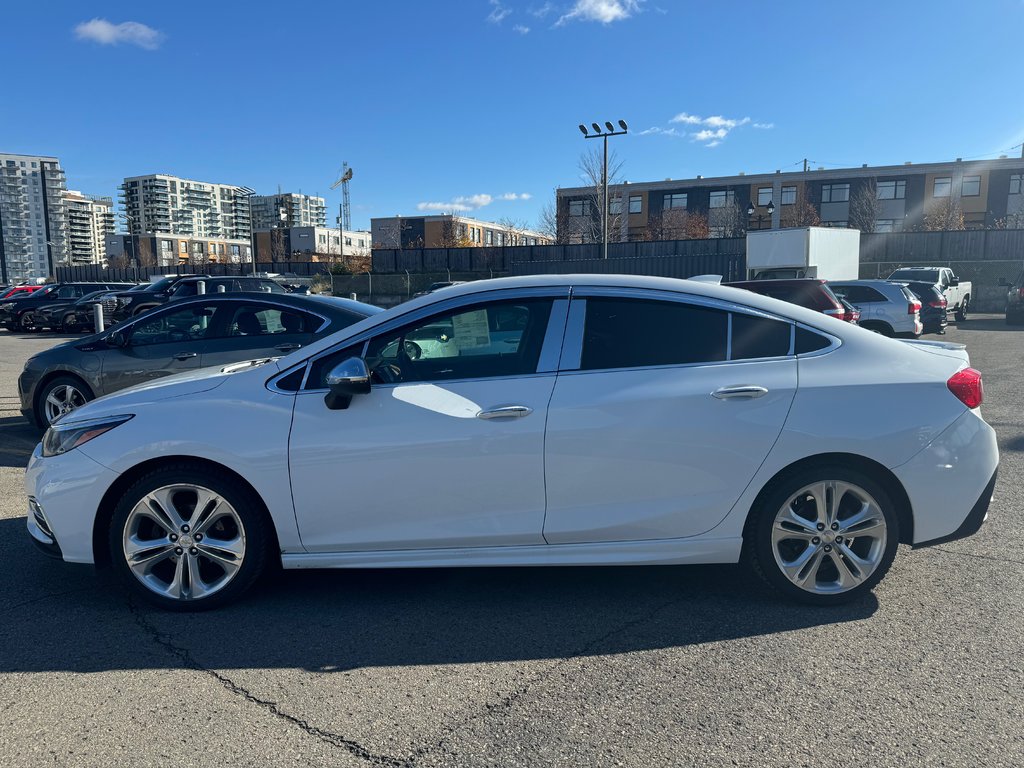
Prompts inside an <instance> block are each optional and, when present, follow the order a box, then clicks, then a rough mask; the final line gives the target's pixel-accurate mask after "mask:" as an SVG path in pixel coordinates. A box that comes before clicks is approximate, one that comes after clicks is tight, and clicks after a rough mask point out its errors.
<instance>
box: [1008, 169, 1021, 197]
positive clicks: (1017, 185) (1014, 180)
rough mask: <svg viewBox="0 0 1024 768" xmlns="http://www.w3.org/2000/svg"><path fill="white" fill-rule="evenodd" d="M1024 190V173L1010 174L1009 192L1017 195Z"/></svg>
mask: <svg viewBox="0 0 1024 768" xmlns="http://www.w3.org/2000/svg"><path fill="white" fill-rule="evenodd" d="M1021 192H1024V173H1015V174H1013V175H1012V176H1010V194H1011V195H1019V194H1021Z"/></svg>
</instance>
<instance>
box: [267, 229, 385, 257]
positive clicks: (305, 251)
mask: <svg viewBox="0 0 1024 768" xmlns="http://www.w3.org/2000/svg"><path fill="white" fill-rule="evenodd" d="M253 239H254V240H255V245H256V260H257V261H260V262H270V261H332V260H334V259H338V258H340V257H342V256H344V257H353V256H369V255H370V233H369V232H368V231H366V230H341V229H334V228H332V227H277V228H274V229H265V230H260V231H258V232H256V235H255V237H254V238H253Z"/></svg>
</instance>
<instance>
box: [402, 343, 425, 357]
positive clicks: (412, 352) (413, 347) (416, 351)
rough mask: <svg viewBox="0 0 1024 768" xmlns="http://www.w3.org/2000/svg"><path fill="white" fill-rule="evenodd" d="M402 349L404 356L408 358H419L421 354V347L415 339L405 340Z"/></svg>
mask: <svg viewBox="0 0 1024 768" xmlns="http://www.w3.org/2000/svg"><path fill="white" fill-rule="evenodd" d="M402 351H403V352H404V353H405V356H406V357H407V358H409V359H410V360H419V359H420V357H421V356H422V355H423V347H421V346H420V345H419V344H417V343H416V342H415V341H405V342H403V343H402Z"/></svg>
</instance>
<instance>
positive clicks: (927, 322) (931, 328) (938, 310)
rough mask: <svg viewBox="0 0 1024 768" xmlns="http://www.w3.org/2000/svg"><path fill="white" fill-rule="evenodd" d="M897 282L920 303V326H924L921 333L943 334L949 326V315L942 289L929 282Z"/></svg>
mask: <svg viewBox="0 0 1024 768" xmlns="http://www.w3.org/2000/svg"><path fill="white" fill-rule="evenodd" d="M898 282H900V283H904V284H905V285H906V286H907V288H908V289H909V290H910V292H911V293H912V294H914V295H915V296H916V297H917V298H918V299H920V301H921V325H923V326H924V330H923V331H922V333H945V332H946V326H947V325H949V315H948V314H947V302H946V297H945V296H944V295H943V293H942V289H941V288H940V287H939V286H937V285H936V284H935V283H929V282H909V283H907V282H905V281H903V280H899V281H898Z"/></svg>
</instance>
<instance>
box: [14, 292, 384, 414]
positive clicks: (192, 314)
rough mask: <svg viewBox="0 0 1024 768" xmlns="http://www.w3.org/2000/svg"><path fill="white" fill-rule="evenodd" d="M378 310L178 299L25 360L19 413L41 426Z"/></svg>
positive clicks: (291, 344) (283, 349)
mask: <svg viewBox="0 0 1024 768" xmlns="http://www.w3.org/2000/svg"><path fill="white" fill-rule="evenodd" d="M381 311H383V310H381V309H378V308H377V307H372V306H370V305H368V304H362V303H360V302H358V301H350V300H349V299H339V298H334V297H328V296H290V295H288V294H275V295H273V296H271V295H268V294H266V293H243V292H233V293H227V294H210V295H206V296H197V297H195V298H192V299H182V300H181V301H176V302H174V303H173V304H172V305H171V306H166V307H160V308H159V309H155V310H153V311H152V312H148V313H146V314H145V315H141V316H139V317H136V318H133V319H131V320H129V321H126V322H124V323H121V324H120V325H117V326H115V327H113V328H111V329H110V330H108V331H104V332H103V333H98V334H93V335H91V336H87V337H85V338H84V339H82V340H76V341H70V342H68V343H66V344H61V345H60V346H57V347H53V348H52V349H48V350H46V351H45V352H42V353H40V354H38V355H36V356H35V357H32V358H30V359H29V360H28V362H26V363H25V369H24V371H22V374H21V376H20V377H19V379H18V395H19V397H20V398H21V412H22V413H23V414H24V415H25V417H26V418H28V419H29V420H30V421H34V422H35V423H36V424H38V425H39V426H46V425H48V424H50V423H51V422H52V421H53V420H54V419H56V418H58V417H59V416H61V415H63V414H65V413H67V412H69V411H71V410H74V409H75V408H77V407H78V406H80V405H82V404H84V403H86V402H88V401H89V400H93V399H94V398H97V397H99V396H101V395H106V394H109V393H111V392H116V391H117V390H119V389H124V388H125V387H130V386H132V385H134V384H142V383H145V382H149V381H153V380H154V379H158V378H161V377H163V376H169V375H171V374H174V373H181V372H183V371H188V370H193V369H196V368H203V367H210V366H219V365H226V364H228V363H236V362H240V361H243V360H252V359H257V358H266V357H281V356H282V355H286V354H288V353H290V352H293V351H294V350H296V349H299V348H300V347H302V346H304V345H306V344H308V343H310V342H312V341H315V340H316V339H319V338H322V337H323V336H327V335H329V334H331V333H334V332H335V331H338V330H339V329H341V328H345V327H347V326H349V325H352V324H353V323H356V322H358V321H360V320H362V319H363V318H365V317H369V316H370V315H373V314H376V313H377V312H381Z"/></svg>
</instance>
